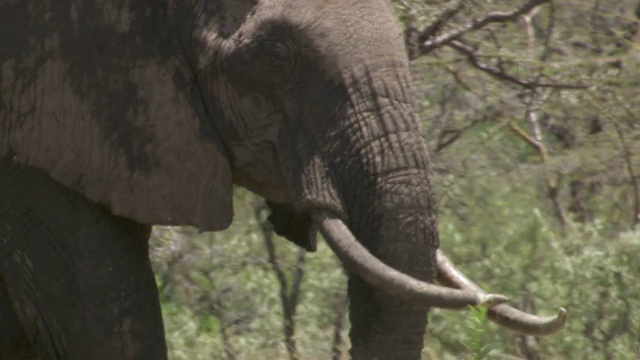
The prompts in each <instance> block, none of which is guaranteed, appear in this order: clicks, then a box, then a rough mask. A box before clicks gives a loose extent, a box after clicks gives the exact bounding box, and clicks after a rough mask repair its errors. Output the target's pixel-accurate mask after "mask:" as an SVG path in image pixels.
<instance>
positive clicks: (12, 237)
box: [0, 159, 166, 359]
mask: <svg viewBox="0 0 640 360" xmlns="http://www.w3.org/2000/svg"><path fill="white" fill-rule="evenodd" d="M149 233H150V227H149V226H143V225H140V224H137V223H135V222H132V221H130V220H127V219H124V218H121V217H117V216H114V215H112V214H111V213H110V212H109V211H108V209H106V208H104V207H102V206H99V205H96V204H94V203H91V202H89V201H88V200H86V199H85V198H84V197H83V196H81V195H79V194H76V193H74V192H71V191H69V190H67V189H65V188H64V187H62V186H60V185H58V184H57V183H55V182H53V181H52V180H51V179H50V178H49V177H48V176H47V175H46V174H44V173H42V172H40V171H39V170H35V169H32V168H29V167H24V166H17V165H14V164H11V163H10V162H9V161H7V160H6V159H2V160H0V270H1V272H2V276H3V277H4V279H5V282H6V284H7V285H8V286H7V289H8V293H9V295H10V297H11V299H12V301H13V303H14V308H15V309H16V311H17V314H18V317H19V318H20V323H21V324H22V326H23V329H24V332H25V334H26V337H27V338H28V339H31V341H32V342H33V344H34V345H35V346H36V347H37V348H39V349H40V350H41V351H42V352H43V353H44V354H46V355H45V357H46V358H47V359H166V345H165V340H164V332H163V325H162V317H161V313H160V305H159V300H158V292H157V288H156V284H155V279H154V276H153V272H152V270H151V265H150V262H149V257H148V236H149Z"/></svg>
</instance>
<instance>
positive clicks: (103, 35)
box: [0, 0, 480, 359]
mask: <svg viewBox="0 0 640 360" xmlns="http://www.w3.org/2000/svg"><path fill="white" fill-rule="evenodd" d="M0 14H2V15H0V16H2V17H3V18H2V19H0V34H3V36H4V38H5V39H8V40H7V41H3V42H2V43H1V44H0V89H1V92H0V157H1V160H0V244H1V247H0V273H1V275H2V277H1V279H2V281H0V306H3V308H1V309H0V314H7V319H11V320H10V321H7V322H6V323H5V322H4V317H3V322H2V323H1V324H0V336H1V337H2V338H0V357H2V356H3V354H9V355H4V356H5V357H8V356H14V355H10V354H22V355H19V356H18V357H20V356H22V357H23V358H27V357H29V356H35V357H38V356H39V355H38V354H40V355H42V356H44V357H46V358H49V359H101V358H104V359H115V358H117V359H162V358H165V357H166V345H165V342H164V337H163V330H162V320H161V315H160V308H159V303H158V294H157V289H156V287H155V284H154V279H153V273H152V271H151V268H150V266H149V259H148V253H147V238H148V235H149V227H150V226H151V225H154V224H167V225H193V226H196V227H198V228H199V229H200V230H202V231H207V230H222V229H225V228H226V227H227V226H228V225H229V224H230V222H231V220H232V218H233V211H232V185H233V184H236V185H240V186H243V187H246V188H247V189H249V190H251V191H253V192H255V193H256V194H258V195H260V196H262V197H264V198H265V199H266V200H267V202H268V204H269V205H270V206H271V209H272V216H271V220H272V221H273V223H274V227H275V230H276V231H277V232H278V233H280V234H282V235H283V236H285V237H287V238H288V239H289V240H292V241H294V242H295V243H297V244H299V245H300V246H303V247H306V248H307V249H310V250H313V249H314V245H315V235H316V234H315V233H316V231H315V230H316V228H314V226H312V224H313V221H312V216H315V215H314V214H318V213H329V214H331V216H333V217H335V218H336V219H339V220H340V222H341V223H344V224H345V225H346V229H347V231H350V232H351V233H353V235H355V237H356V238H358V240H359V241H360V243H361V244H362V245H364V246H365V247H366V248H367V249H368V251H370V252H371V254H373V255H375V257H376V258H377V259H379V260H381V261H382V263H384V264H386V265H385V266H391V267H392V268H394V269H396V270H397V271H400V272H402V273H404V274H406V275H409V276H411V277H412V278H413V279H416V281H417V280H422V281H426V282H431V281H433V280H435V275H436V274H435V272H436V271H435V266H436V250H437V248H438V231H437V220H436V204H435V200H434V195H433V191H432V188H431V184H430V170H429V160H428V156H427V147H426V144H425V141H424V139H423V137H422V129H421V125H420V121H419V119H418V118H417V116H416V113H415V109H414V105H413V101H414V100H413V91H412V89H411V82H410V78H409V69H408V60H407V57H406V54H405V49H404V41H403V35H402V32H401V31H400V29H399V26H398V24H397V22H396V18H395V15H394V13H393V9H392V6H391V3H390V2H388V1H387V0H185V1H178V0H163V1H132V0H118V1H108V0H95V1H91V2H87V1H83V0H61V1H57V2H56V3H55V4H52V3H50V2H48V1H44V0H0ZM5 17H6V18H5ZM341 259H343V260H345V258H344V257H342V256H341ZM345 264H346V265H345V266H346V268H347V271H348V272H349V289H348V291H349V297H350V320H351V332H350V337H351V343H352V349H351V352H350V354H351V356H352V357H353V358H355V359H417V358H420V353H421V350H422V346H423V339H424V332H425V326H426V323H427V313H428V310H429V306H430V303H428V302H427V303H416V302H407V301H406V300H405V299H400V298H399V297H398V296H396V295H397V294H396V293H395V292H394V291H383V289H381V288H379V287H376V286H373V285H371V284H372V283H376V281H371V277H370V276H369V275H368V273H367V272H366V271H365V272H364V273H363V272H358V271H360V270H358V271H356V270H354V269H355V267H352V266H351V265H349V262H348V261H345ZM454 282H455V281H454ZM424 285H425V286H426V285H429V284H424ZM421 286H422V285H421ZM422 287H424V286H422ZM456 291H457V290H456ZM449 293H451V294H454V293H455V294H458V293H456V292H454V291H453V290H451V291H449ZM449 293H447V294H449ZM455 294H454V295H455ZM460 294H462V292H460ZM460 294H458V295H460ZM463 295H464V296H463ZM456 296H457V295H456ZM460 296H462V297H461V299H471V300H468V303H471V304H476V303H477V301H476V300H477V298H480V297H477V296H475V295H474V294H469V293H468V292H466V293H464V294H462V295H460ZM465 296H466V297H465ZM7 298H9V299H10V301H9V300H7ZM464 301H467V300H464ZM9 304H12V307H13V308H12V309H10V308H8V307H9ZM18 324H20V326H18ZM34 354H35V355H34Z"/></svg>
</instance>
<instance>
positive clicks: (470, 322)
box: [461, 306, 501, 360]
mask: <svg viewBox="0 0 640 360" xmlns="http://www.w3.org/2000/svg"><path fill="white" fill-rule="evenodd" d="M488 312H489V308H487V307H478V308H476V307H473V306H469V317H468V318H467V320H466V321H465V326H464V328H465V334H466V338H465V339H463V340H461V342H462V345H463V346H464V347H465V348H466V349H467V351H469V352H470V353H471V354H472V355H473V360H482V359H484V358H485V357H486V356H487V355H488V354H489V352H491V351H492V350H495V349H498V348H500V347H501V345H500V343H498V342H493V343H487V342H486V338H487V335H488V334H487V333H488V331H487V328H486V327H485V322H486V321H487V314H488Z"/></svg>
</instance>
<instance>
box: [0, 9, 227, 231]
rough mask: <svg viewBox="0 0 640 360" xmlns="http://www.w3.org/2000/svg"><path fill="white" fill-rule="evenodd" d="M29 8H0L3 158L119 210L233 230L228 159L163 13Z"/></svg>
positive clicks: (157, 220) (155, 220) (138, 217)
mask: <svg viewBox="0 0 640 360" xmlns="http://www.w3.org/2000/svg"><path fill="white" fill-rule="evenodd" d="M153 4H155V2H153ZM28 5H29V2H22V1H18V2H13V3H11V2H10V3H9V4H7V5H2V8H1V9H0V11H1V12H5V11H8V12H7V13H10V14H11V17H12V20H11V21H8V22H2V23H0V33H4V34H6V35H7V36H8V37H7V38H6V39H8V41H9V44H4V45H3V46H1V47H0V59H2V60H0V88H1V89H2V92H1V93H0V121H1V122H2V123H0V154H12V155H13V159H14V161H15V162H17V163H20V164H26V165H31V166H34V167H37V168H40V169H42V170H44V171H46V172H47V173H48V174H49V175H50V176H51V177H52V178H53V179H55V180H57V181H58V182H60V183H62V184H64V185H65V186H67V187H69V188H71V189H73V190H76V191H78V192H80V193H82V194H84V195H85V196H86V197H88V198H89V199H90V200H92V201H95V202H97V203H100V204H104V205H107V206H109V207H110V209H111V211H112V212H113V213H114V214H116V215H121V216H125V217H128V218H131V219H133V220H135V221H138V222H141V223H146V224H172V225H194V226H196V227H198V228H199V229H201V230H220V229H224V228H226V227H228V225H229V224H230V222H231V220H232V217H233V209H232V179H231V169H230V165H229V164H230V162H229V160H228V155H227V152H226V150H225V148H224V147H223V144H222V141H221V139H220V137H219V135H218V134H217V132H216V130H215V127H214V122H215V121H216V119H213V118H212V117H211V116H209V114H207V113H206V111H205V109H204V106H203V105H202V97H201V95H200V93H199V90H198V88H197V87H196V86H195V81H194V79H193V74H192V73H191V71H190V69H189V67H188V65H187V62H186V60H184V59H182V58H180V57H179V56H178V55H177V54H180V52H179V51H177V50H176V49H175V47H174V46H173V45H172V41H171V36H170V31H169V30H168V29H167V25H166V24H164V23H163V22H162V19H154V18H151V17H153V16H158V15H155V14H162V13H163V12H162V11H161V9H155V10H154V9H150V8H149V7H150V6H155V5H149V2H133V1H132V2H128V3H124V2H117V4H116V3H113V2H110V1H109V2H107V1H104V2H103V1H95V2H81V1H76V2H74V5H73V6H72V8H71V9H70V8H67V7H65V6H59V7H55V6H54V7H40V8H42V9H40V10H39V8H37V7H36V8H29V6H28ZM45 9H46V10H45ZM39 11H40V12H42V13H38V12H39ZM44 11H46V12H47V13H46V16H45V13H44Z"/></svg>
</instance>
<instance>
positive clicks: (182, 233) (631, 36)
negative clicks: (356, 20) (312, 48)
mask: <svg viewBox="0 0 640 360" xmlns="http://www.w3.org/2000/svg"><path fill="white" fill-rule="evenodd" d="M394 6H395V8H396V10H397V14H398V17H399V19H400V21H401V22H402V24H403V26H404V28H405V29H406V39H407V49H408V53H409V56H410V58H411V59H412V66H413V75H414V80H415V89H416V95H417V104H418V109H419V112H420V115H421V117H422V119H423V121H424V125H425V126H424V129H425V138H426V139H427V141H428V143H429V144H430V148H431V149H430V150H431V157H432V162H433V168H434V181H435V185H436V192H437V194H438V198H439V207H440V215H439V219H440V231H441V248H443V249H444V251H445V252H446V253H447V254H449V255H450V257H451V258H452V259H453V260H454V261H455V262H456V263H457V264H458V265H459V266H460V268H462V270H463V271H464V272H465V273H467V274H470V275H472V276H471V277H472V278H473V279H474V280H475V281H476V282H477V283H479V284H480V285H481V286H483V287H484V288H486V289H488V290H490V291H492V292H497V293H502V294H507V295H508V296H510V297H511V299H512V301H513V303H514V304H515V305H516V306H518V307H520V308H523V309H528V310H531V311H534V312H536V313H538V314H541V315H551V314H552V313H554V312H555V311H556V310H557V308H558V307H559V306H564V307H566V308H567V310H568V312H569V320H568V323H567V326H566V328H565V329H564V330H562V331H561V332H559V333H558V334H556V335H553V336H549V337H544V338H534V337H524V336H519V335H516V334H513V333H509V332H508V331H506V330H504V329H501V328H499V327H498V326H496V325H493V324H487V323H480V322H478V321H477V318H476V317H477V316H479V315H477V314H475V315H474V314H471V313H469V312H450V311H442V310H432V311H431V314H430V325H429V331H428V334H427V339H426V345H427V346H426V348H425V350H424V356H423V357H424V358H425V359H473V358H479V357H478V353H474V350H473V346H470V344H471V345H473V341H475V340H474V339H477V338H481V341H482V343H483V344H485V345H487V346H489V347H488V348H487V349H489V350H490V351H488V353H487V354H484V355H485V357H486V358H489V359H639V358H640V230H638V226H637V225H638V223H640V115H639V114H640V51H639V50H640V44H639V42H640V41H639V40H640V33H639V30H640V20H639V18H640V3H639V2H638V0H633V1H632V0H618V1H605V0H557V1H550V0H532V1H531V0H530V1H524V0H521V1H507V0H466V1H464V0H463V1H458V0H454V1H439V0H431V1H424V0H422V1H418V0H404V1H402V0H396V1H394ZM235 204H236V205H235V206H236V217H235V220H234V224H233V225H232V227H231V228H230V229H229V230H228V231H225V232H221V233H204V234H198V233H197V232H196V231H195V230H193V229H190V228H163V227H157V228H155V229H154V237H153V239H152V258H153V261H154V266H155V269H156V273H157V277H158V285H159V287H160V293H161V298H162V303H163V311H164V317H165V327H166V332H167V336H168V341H169V347H170V356H171V358H172V359H176V360H182V359H268V358H271V359H288V358H292V359H330V358H333V359H339V358H343V359H344V358H347V354H346V349H348V348H349V344H348V337H347V333H348V319H347V318H346V314H345V311H346V310H345V307H346V297H345V286H346V279H345V276H344V274H343V272H342V269H341V267H340V265H339V263H338V262H337V261H336V259H335V257H334V256H333V254H332V253H331V251H330V250H329V249H328V248H327V247H326V246H325V245H324V243H319V249H318V252H317V253H314V254H305V253H304V252H302V251H301V250H299V249H297V248H296V247H295V246H294V245H292V244H290V243H288V242H287V241H285V240H283V239H281V238H274V237H273V236H272V234H271V233H270V230H269V228H268V226H265V225H264V219H265V216H266V214H265V211H264V210H261V206H262V205H261V201H260V200H259V199H257V198H255V197H254V196H252V195H251V194H250V193H248V192H246V191H243V190H241V189H237V191H236V196H235Z"/></svg>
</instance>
